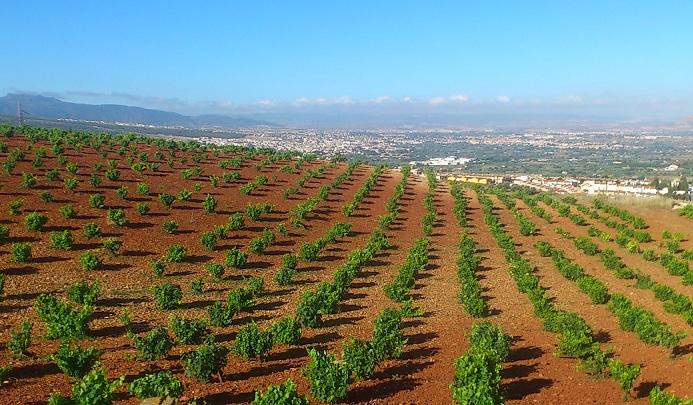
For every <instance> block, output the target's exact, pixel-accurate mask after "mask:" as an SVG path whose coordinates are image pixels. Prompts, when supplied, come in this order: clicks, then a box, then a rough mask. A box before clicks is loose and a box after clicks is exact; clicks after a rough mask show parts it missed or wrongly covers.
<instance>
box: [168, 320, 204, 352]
mask: <svg viewBox="0 0 693 405" xmlns="http://www.w3.org/2000/svg"><path fill="white" fill-rule="evenodd" d="M168 327H169V329H170V330H171V332H173V336H175V338H176V342H178V343H182V344H186V345H191V344H199V343H200V342H202V338H204V336H205V334H206V333H207V322H205V321H204V319H185V318H181V317H178V316H176V315H172V316H171V317H170V318H169V321H168Z"/></svg>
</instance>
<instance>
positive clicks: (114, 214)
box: [106, 208, 128, 226]
mask: <svg viewBox="0 0 693 405" xmlns="http://www.w3.org/2000/svg"><path fill="white" fill-rule="evenodd" d="M106 217H107V218H108V222H110V223H111V224H113V225H116V226H125V225H126V224H127V223H128V221H127V219H125V212H124V211H123V210H122V209H120V208H109V209H108V213H107V214H106Z"/></svg>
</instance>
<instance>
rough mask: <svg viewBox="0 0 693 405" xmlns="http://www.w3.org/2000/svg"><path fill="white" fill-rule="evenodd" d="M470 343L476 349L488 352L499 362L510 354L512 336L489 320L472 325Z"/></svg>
mask: <svg viewBox="0 0 693 405" xmlns="http://www.w3.org/2000/svg"><path fill="white" fill-rule="evenodd" d="M469 343H470V346H472V347H473V349H474V350H477V351H479V352H482V353H486V354H488V355H489V356H491V357H492V358H493V359H494V360H495V361H497V362H502V361H504V360H505V359H506V358H507V357H508V355H509V354H510V337H509V336H507V335H506V334H505V333H503V331H502V330H501V329H500V328H499V327H498V326H496V325H494V324H492V323H491V322H488V321H484V322H478V323H475V324H474V325H472V332H471V334H470V336H469Z"/></svg>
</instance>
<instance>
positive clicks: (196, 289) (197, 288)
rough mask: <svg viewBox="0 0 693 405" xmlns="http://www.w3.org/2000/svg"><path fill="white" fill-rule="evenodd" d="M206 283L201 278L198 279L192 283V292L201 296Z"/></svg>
mask: <svg viewBox="0 0 693 405" xmlns="http://www.w3.org/2000/svg"><path fill="white" fill-rule="evenodd" d="M204 284H205V283H204V281H202V279H201V278H196V279H195V280H191V281H190V291H192V293H193V294H195V295H200V294H202V291H203V289H204Z"/></svg>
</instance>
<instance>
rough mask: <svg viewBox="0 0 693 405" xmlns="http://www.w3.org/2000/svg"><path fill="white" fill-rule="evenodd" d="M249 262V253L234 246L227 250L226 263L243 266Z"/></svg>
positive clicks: (238, 266) (235, 266) (237, 266)
mask: <svg viewBox="0 0 693 405" xmlns="http://www.w3.org/2000/svg"><path fill="white" fill-rule="evenodd" d="M247 262H248V255H247V254H246V253H243V252H241V251H240V250H239V249H238V248H236V247H233V248H231V249H229V250H228V251H227V252H226V265H227V266H229V267H233V268H237V269H238V268H241V267H243V266H245V264H246V263H247Z"/></svg>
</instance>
